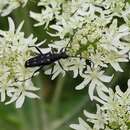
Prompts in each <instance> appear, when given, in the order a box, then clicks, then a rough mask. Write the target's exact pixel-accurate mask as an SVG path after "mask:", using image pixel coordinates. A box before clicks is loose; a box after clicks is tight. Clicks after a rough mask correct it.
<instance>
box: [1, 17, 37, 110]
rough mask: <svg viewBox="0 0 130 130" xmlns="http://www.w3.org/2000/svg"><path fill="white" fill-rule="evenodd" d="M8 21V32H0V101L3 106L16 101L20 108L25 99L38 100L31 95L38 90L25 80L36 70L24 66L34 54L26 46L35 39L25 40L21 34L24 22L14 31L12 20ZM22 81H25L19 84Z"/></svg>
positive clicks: (33, 42) (31, 36) (35, 96)
mask: <svg viewBox="0 0 130 130" xmlns="http://www.w3.org/2000/svg"><path fill="white" fill-rule="evenodd" d="M8 21H9V30H8V31H4V30H0V95H1V98H0V100H1V102H5V104H10V103H12V102H15V101H16V108H20V107H21V106H22V105H23V103H24V100H25V97H29V98H39V97H38V96H37V95H35V94H34V93H33V91H37V90H39V88H35V87H34V86H33V84H32V82H31V80H25V79H27V78H29V77H31V76H32V73H33V71H34V70H35V69H36V68H34V69H27V68H25V66H24V64H25V61H26V60H27V59H28V58H30V57H31V55H32V53H33V52H34V48H28V46H30V45H34V44H35V42H36V41H37V38H33V35H30V36H29V37H28V38H25V36H24V33H23V32H21V28H22V26H23V23H24V22H21V24H20V25H19V26H18V28H17V29H16V28H15V24H14V22H13V20H12V19H11V18H8ZM16 80H17V81H16ZM22 80H25V81H24V82H20V81H22ZM8 97H9V98H8ZM7 99H10V100H9V101H7Z"/></svg>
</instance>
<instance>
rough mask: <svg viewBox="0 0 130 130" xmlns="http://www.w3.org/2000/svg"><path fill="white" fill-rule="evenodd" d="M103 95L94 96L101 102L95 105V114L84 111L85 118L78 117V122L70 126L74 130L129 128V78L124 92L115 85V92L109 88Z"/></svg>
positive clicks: (129, 129)
mask: <svg viewBox="0 0 130 130" xmlns="http://www.w3.org/2000/svg"><path fill="white" fill-rule="evenodd" d="M105 97H107V98H104V96H100V98H99V97H96V96H95V100H97V101H98V102H99V103H101V104H102V105H101V106H99V105H97V112H96V114H93V113H89V112H87V111H84V115H85V116H86V117H87V120H86V121H84V120H83V119H82V118H79V124H72V125H70V127H71V128H73V129H75V130H130V80H128V89H127V90H126V92H122V91H121V89H120V88H119V86H117V87H116V92H115V93H114V92H113V90H112V89H109V91H108V93H106V95H105ZM90 124H91V125H90ZM89 125H90V126H89Z"/></svg>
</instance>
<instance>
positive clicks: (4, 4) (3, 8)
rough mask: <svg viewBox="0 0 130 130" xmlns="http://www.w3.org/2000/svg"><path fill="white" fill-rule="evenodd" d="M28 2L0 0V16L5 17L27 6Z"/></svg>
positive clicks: (22, 0)
mask: <svg viewBox="0 0 130 130" xmlns="http://www.w3.org/2000/svg"><path fill="white" fill-rule="evenodd" d="M27 2H28V0H0V14H1V16H6V15H8V14H10V13H11V12H12V11H13V10H14V9H16V8H18V7H20V6H22V7H24V6H25V5H26V4H27Z"/></svg>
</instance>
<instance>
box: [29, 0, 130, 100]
mask: <svg viewBox="0 0 130 130" xmlns="http://www.w3.org/2000/svg"><path fill="white" fill-rule="evenodd" d="M38 6H40V7H41V13H36V12H33V11H31V12H30V17H31V18H33V19H34V20H36V21H37V23H36V24H35V25H34V26H41V25H44V26H45V29H46V28H49V29H48V30H50V29H53V30H54V31H53V33H52V32H48V34H49V35H50V36H52V37H58V38H59V40H57V41H52V43H50V44H49V47H53V48H55V49H56V50H57V51H58V52H59V51H60V50H61V49H62V48H65V52H66V53H67V55H69V58H67V59H64V60H62V59H61V60H60V63H61V65H62V68H61V65H59V63H58V62H55V66H54V69H53V72H52V71H51V70H52V69H49V70H47V71H46V72H45V73H46V74H53V76H52V79H54V78H56V77H57V76H58V75H59V74H60V73H62V74H63V75H65V74H66V72H67V71H72V72H73V73H74V76H73V77H74V78H76V77H77V76H78V75H80V76H81V77H82V78H83V82H81V84H79V85H78V86H77V87H76V89H78V90H80V89H83V88H84V87H85V86H87V85H88V86H89V95H90V98H91V99H92V100H93V93H94V90H95V89H96V90H97V92H98V94H99V95H100V94H103V93H104V92H107V87H106V85H105V83H108V82H110V81H111V80H112V77H113V76H114V75H112V76H107V75H105V74H104V73H105V72H104V70H103V69H106V68H107V67H108V66H109V65H110V66H112V68H113V69H114V70H115V71H119V72H123V69H122V67H121V66H120V62H128V61H129V54H130V53H129V52H130V39H128V37H129V36H130V28H129V25H130V24H129V23H130V22H129V21H130V17H129V15H130V3H129V2H128V1H127V0H69V1H66V0H62V1H61V0H49V1H48V0H40V2H38ZM52 21H53V22H52ZM86 59H87V60H90V61H91V65H88V64H87V62H86ZM63 68H64V69H63Z"/></svg>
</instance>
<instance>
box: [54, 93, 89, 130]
mask: <svg viewBox="0 0 130 130" xmlns="http://www.w3.org/2000/svg"><path fill="white" fill-rule="evenodd" d="M88 99H89V98H88V96H84V97H83V99H82V101H81V102H80V103H78V105H77V106H76V107H75V109H74V110H72V111H71V112H69V113H68V114H66V116H65V117H64V118H63V119H61V120H60V122H59V123H55V122H54V123H53V130H57V129H58V128H60V127H62V126H63V125H64V124H66V123H68V122H69V121H70V120H72V119H73V118H74V117H75V116H76V115H77V114H78V113H79V112H80V111H81V110H82V109H83V108H84V107H85V105H86V104H87V102H88Z"/></svg>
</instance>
